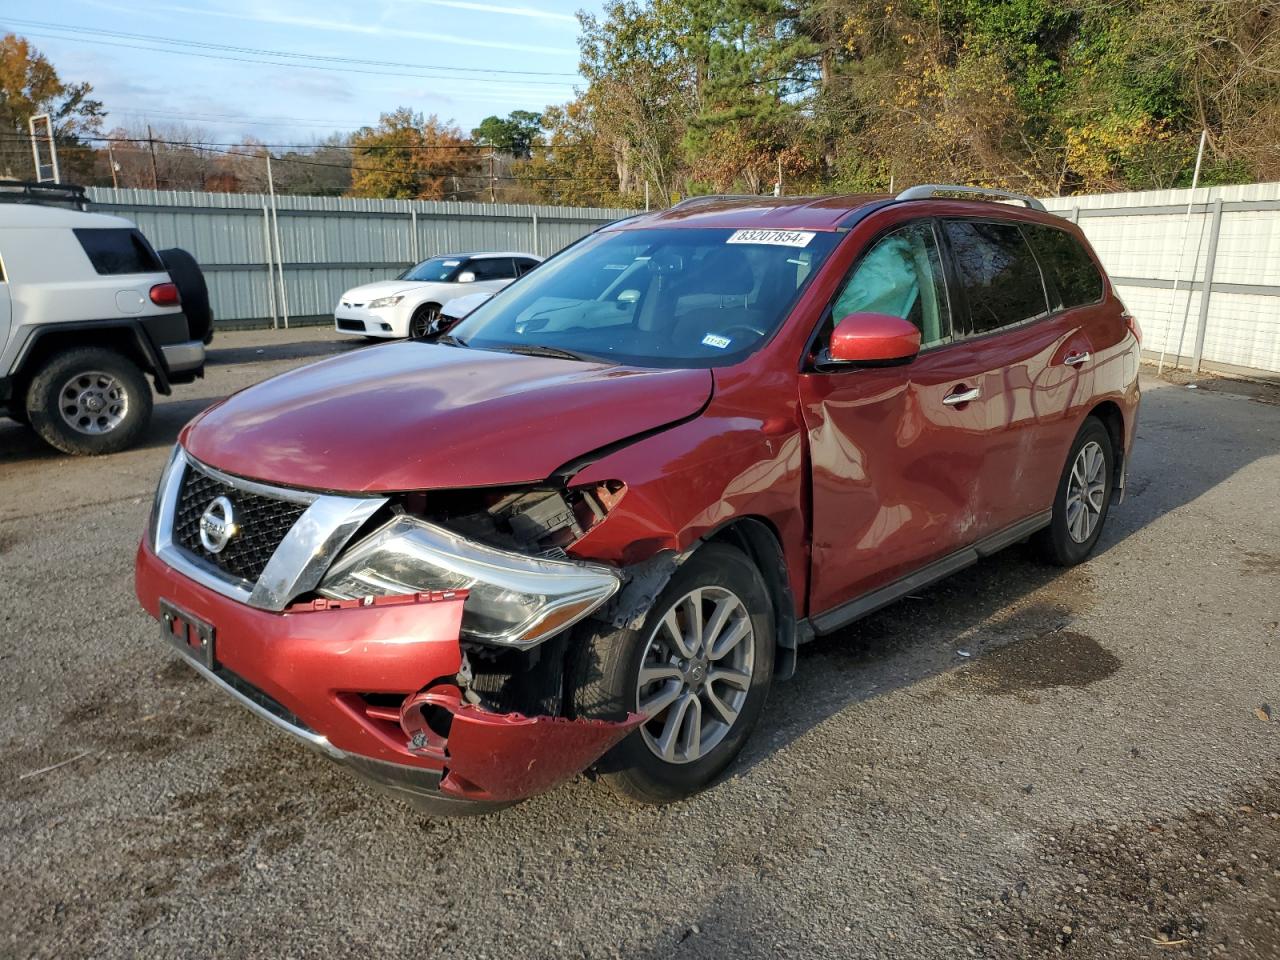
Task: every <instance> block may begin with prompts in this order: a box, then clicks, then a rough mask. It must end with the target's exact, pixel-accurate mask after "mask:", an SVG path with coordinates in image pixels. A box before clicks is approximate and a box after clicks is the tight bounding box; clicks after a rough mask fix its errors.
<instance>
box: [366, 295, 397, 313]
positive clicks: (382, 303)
mask: <svg viewBox="0 0 1280 960" xmlns="http://www.w3.org/2000/svg"><path fill="white" fill-rule="evenodd" d="M403 299H404V297H403V296H398V297H379V298H378V299H377V300H370V301H369V309H370V310H377V309H378V308H379V307H394V306H395V305H396V304H397V303H399V302H400V301H401V300H403Z"/></svg>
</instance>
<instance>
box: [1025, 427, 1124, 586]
mask: <svg viewBox="0 0 1280 960" xmlns="http://www.w3.org/2000/svg"><path fill="white" fill-rule="evenodd" d="M1114 464H1115V452H1114V450H1113V449H1112V446H1111V434H1110V432H1109V431H1108V430H1107V428H1106V427H1105V426H1104V425H1103V423H1102V421H1100V420H1098V419H1097V418H1096V417H1089V418H1088V419H1086V420H1085V422H1084V426H1082V427H1081V428H1080V432H1079V433H1078V434H1076V439H1075V442H1074V443H1073V444H1072V445H1071V452H1070V453H1069V454H1068V455H1067V463H1066V466H1065V467H1063V470H1062V477H1061V479H1060V480H1059V481H1058V490H1057V493H1056V494H1055V495H1054V498H1053V519H1052V520H1051V521H1050V523H1049V526H1047V527H1045V528H1044V529H1043V530H1041V531H1040V532H1039V533H1038V534H1037V535H1036V543H1037V546H1038V547H1039V548H1040V552H1041V554H1042V555H1043V556H1044V558H1045V559H1046V560H1048V561H1049V562H1050V563H1054V564H1057V565H1058V566H1062V567H1071V566H1075V565H1076V564H1077V563H1080V562H1081V561H1082V560H1084V559H1085V558H1086V557H1088V556H1089V554H1090V553H1092V552H1093V548H1094V546H1095V545H1096V544H1097V542H1098V538H1099V537H1100V536H1101V535H1102V527H1103V524H1104V523H1105V522H1106V519H1107V512H1108V511H1109V509H1110V507H1111V493H1112V485H1113V478H1114V476H1115V468H1114Z"/></svg>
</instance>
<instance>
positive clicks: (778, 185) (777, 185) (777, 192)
mask: <svg viewBox="0 0 1280 960" xmlns="http://www.w3.org/2000/svg"><path fill="white" fill-rule="evenodd" d="M773 195H774V196H775V197H780V196H782V154H778V179H777V180H776V181H775V182H774V184H773Z"/></svg>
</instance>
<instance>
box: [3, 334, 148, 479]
mask: <svg viewBox="0 0 1280 960" xmlns="http://www.w3.org/2000/svg"><path fill="white" fill-rule="evenodd" d="M26 400H27V415H28V416H29V417H30V419H31V426H32V427H33V428H34V429H35V431H36V432H37V433H38V434H40V436H41V437H42V438H43V439H44V440H45V442H46V443H49V444H50V445H51V446H54V447H57V448H58V449H59V450H61V451H63V452H64V453H71V454H89V455H93V454H103V453H115V452H116V451H118V450H123V449H124V448H125V447H128V446H130V445H131V444H133V443H134V442H136V441H137V440H138V438H139V437H140V436H141V435H142V432H143V431H144V430H145V429H146V427H147V423H148V422H149V421H150V419H151V388H150V387H149V386H148V384H147V380H146V377H144V376H143V373H142V371H141V370H140V369H139V368H138V365H137V364H135V363H134V362H133V361H132V360H130V359H129V358H128V357H126V356H124V355H123V354H120V353H117V352H116V351H114V350H108V349H106V348H104V347H84V348H82V349H79V350H70V351H68V352H67V353H63V354H59V355H58V356H55V357H53V358H52V359H51V360H49V362H48V363H46V364H45V366H44V367H43V368H42V369H41V370H40V371H39V372H38V373H37V374H36V375H35V377H34V378H33V379H32V381H31V385H30V386H29V387H28V388H27V398H26Z"/></svg>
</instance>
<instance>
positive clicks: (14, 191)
mask: <svg viewBox="0 0 1280 960" xmlns="http://www.w3.org/2000/svg"><path fill="white" fill-rule="evenodd" d="M0 203H35V204H39V205H41V206H46V207H71V208H72V209H74V210H87V209H89V197H88V196H87V195H86V194H85V191H84V187H81V186H77V185H76V184H74V183H33V182H31V181H30V180H0Z"/></svg>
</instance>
